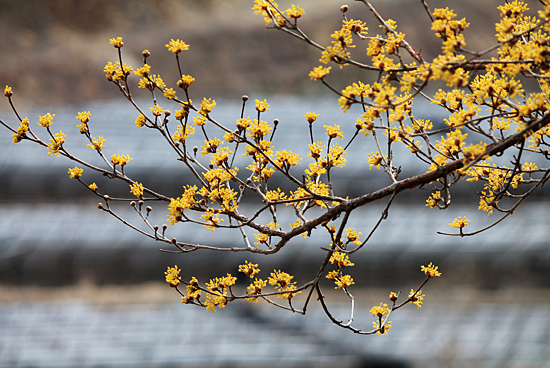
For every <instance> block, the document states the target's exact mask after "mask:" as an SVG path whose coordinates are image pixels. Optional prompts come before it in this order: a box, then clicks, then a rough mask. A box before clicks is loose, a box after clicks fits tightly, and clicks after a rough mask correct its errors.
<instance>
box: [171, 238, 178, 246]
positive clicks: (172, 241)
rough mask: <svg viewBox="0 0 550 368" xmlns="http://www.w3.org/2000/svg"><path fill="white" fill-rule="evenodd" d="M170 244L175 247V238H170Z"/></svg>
mask: <svg viewBox="0 0 550 368" xmlns="http://www.w3.org/2000/svg"><path fill="white" fill-rule="evenodd" d="M170 242H171V243H172V244H174V245H176V244H177V243H178V241H177V240H176V238H172V239H170Z"/></svg>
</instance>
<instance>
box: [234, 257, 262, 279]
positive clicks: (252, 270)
mask: <svg viewBox="0 0 550 368" xmlns="http://www.w3.org/2000/svg"><path fill="white" fill-rule="evenodd" d="M239 272H242V273H244V274H245V275H247V276H248V277H250V278H253V277H254V275H255V274H257V273H258V272H260V269H259V268H258V264H254V263H250V262H248V261H244V264H243V265H239Z"/></svg>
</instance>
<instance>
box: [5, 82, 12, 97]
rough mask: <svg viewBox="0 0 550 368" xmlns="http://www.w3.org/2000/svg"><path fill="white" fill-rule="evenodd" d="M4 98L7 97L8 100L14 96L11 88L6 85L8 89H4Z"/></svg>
mask: <svg viewBox="0 0 550 368" xmlns="http://www.w3.org/2000/svg"><path fill="white" fill-rule="evenodd" d="M4 96H6V97H8V98H9V97H11V96H13V92H12V90H11V87H10V86H8V85H6V88H4Z"/></svg>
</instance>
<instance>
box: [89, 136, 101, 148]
mask: <svg viewBox="0 0 550 368" xmlns="http://www.w3.org/2000/svg"><path fill="white" fill-rule="evenodd" d="M87 146H88V147H90V148H91V149H94V150H96V151H99V150H101V149H102V148H103V147H105V138H103V137H102V136H100V135H98V136H97V138H92V144H88V145H87Z"/></svg>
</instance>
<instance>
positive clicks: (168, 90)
mask: <svg viewBox="0 0 550 368" xmlns="http://www.w3.org/2000/svg"><path fill="white" fill-rule="evenodd" d="M163 93H164V97H166V98H167V99H169V100H173V99H174V98H177V96H176V91H174V89H172V88H166V89H165V90H164V91H163Z"/></svg>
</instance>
